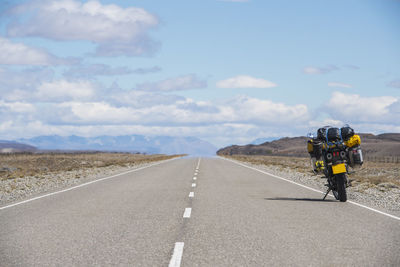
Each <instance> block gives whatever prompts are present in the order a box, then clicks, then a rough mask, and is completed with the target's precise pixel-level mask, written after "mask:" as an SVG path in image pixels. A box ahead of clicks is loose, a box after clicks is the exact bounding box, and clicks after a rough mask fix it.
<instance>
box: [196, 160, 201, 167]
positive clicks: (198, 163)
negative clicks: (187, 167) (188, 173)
mask: <svg viewBox="0 0 400 267" xmlns="http://www.w3.org/2000/svg"><path fill="white" fill-rule="evenodd" d="M200 161H201V158H199V161H198V162H197V167H196V169H199V168H200Z"/></svg>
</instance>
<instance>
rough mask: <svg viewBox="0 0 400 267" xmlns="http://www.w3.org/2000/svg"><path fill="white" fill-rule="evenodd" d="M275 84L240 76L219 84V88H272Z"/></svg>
mask: <svg viewBox="0 0 400 267" xmlns="http://www.w3.org/2000/svg"><path fill="white" fill-rule="evenodd" d="M275 86H277V85H276V84H275V83H273V82H270V81H267V80H265V79H259V78H254V77H251V76H248V75H239V76H235V77H232V78H229V79H226V80H222V81H219V82H217V87H218V88H271V87H275Z"/></svg>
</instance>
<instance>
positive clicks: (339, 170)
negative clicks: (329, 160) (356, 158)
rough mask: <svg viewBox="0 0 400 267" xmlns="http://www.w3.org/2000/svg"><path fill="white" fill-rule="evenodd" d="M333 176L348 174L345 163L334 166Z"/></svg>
mask: <svg viewBox="0 0 400 267" xmlns="http://www.w3.org/2000/svg"><path fill="white" fill-rule="evenodd" d="M332 172H333V174H339V173H344V172H346V165H345V164H344V163H341V164H337V165H332Z"/></svg>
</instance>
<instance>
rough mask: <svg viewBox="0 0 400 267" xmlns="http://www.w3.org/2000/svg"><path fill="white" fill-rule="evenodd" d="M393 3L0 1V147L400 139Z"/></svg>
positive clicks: (397, 11)
mask: <svg viewBox="0 0 400 267" xmlns="http://www.w3.org/2000/svg"><path fill="white" fill-rule="evenodd" d="M399 29H400V1H399V0H379V1H378V0H352V1H348V0H337V1H328V0H326V1H322V0H300V1H288V0H279V1H277V0H276V1H269V0H201V1H199V0H169V1H165V0H146V1H145V0H136V1H134V0H120V1H109V0H107V1H106V0H101V1H100V0H98V1H78V0H57V1H55V0H41V1H35V0H33V1H21V0H17V1H7V0H1V1H0V139H3V140H15V139H19V138H31V137H35V136H40V135H62V136H68V135H79V136H86V137H93V136H100V135H113V136H118V135H129V134H143V135H147V136H156V135H168V136H194V137H198V138H201V139H203V140H206V141H209V142H211V143H212V144H214V145H215V146H217V147H222V146H226V145H230V144H246V143H249V142H251V141H253V140H255V139H257V138H267V137H284V136H299V135H303V136H304V135H306V134H307V133H308V132H315V131H316V130H317V129H318V128H319V127H322V126H325V125H331V126H337V127H340V126H342V125H344V124H350V126H352V127H353V128H354V129H355V131H356V132H364V133H365V132H368V133H374V134H379V133H385V132H397V133H399V132H400V30H399Z"/></svg>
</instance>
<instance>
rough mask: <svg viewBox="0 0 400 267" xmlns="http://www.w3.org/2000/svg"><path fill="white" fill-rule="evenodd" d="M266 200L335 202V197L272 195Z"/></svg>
mask: <svg viewBox="0 0 400 267" xmlns="http://www.w3.org/2000/svg"><path fill="white" fill-rule="evenodd" d="M264 199H265V200H287V201H311V202H312V201H314V202H335V201H336V200H334V199H325V200H322V198H294V197H270V198H264Z"/></svg>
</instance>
